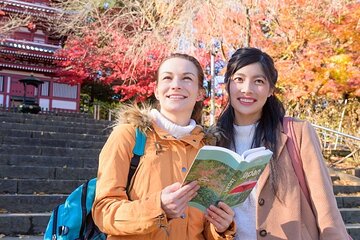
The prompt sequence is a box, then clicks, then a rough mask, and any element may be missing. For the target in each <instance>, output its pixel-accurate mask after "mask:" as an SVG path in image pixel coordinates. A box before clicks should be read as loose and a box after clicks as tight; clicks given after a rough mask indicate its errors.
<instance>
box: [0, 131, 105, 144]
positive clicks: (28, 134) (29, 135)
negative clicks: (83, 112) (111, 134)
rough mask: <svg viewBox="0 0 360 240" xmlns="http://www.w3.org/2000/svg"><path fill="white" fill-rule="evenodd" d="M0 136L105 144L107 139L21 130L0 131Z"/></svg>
mask: <svg viewBox="0 0 360 240" xmlns="http://www.w3.org/2000/svg"><path fill="white" fill-rule="evenodd" d="M0 136H4V137H5V136H9V137H27V138H41V139H72V140H80V141H96V142H105V141H106V139H107V137H108V136H107V135H106V134H100V135H98V134H97V135H93V134H83V133H64V132H50V131H28V130H21V129H0Z"/></svg>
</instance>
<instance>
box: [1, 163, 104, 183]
mask: <svg viewBox="0 0 360 240" xmlns="http://www.w3.org/2000/svg"><path fill="white" fill-rule="evenodd" d="M96 174H97V169H96V168H68V167H56V168H53V167H23V166H4V165H3V166H1V165H0V178H4V179H59V180H86V179H91V178H94V177H96Z"/></svg>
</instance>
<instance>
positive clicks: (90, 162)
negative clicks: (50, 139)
mask: <svg viewBox="0 0 360 240" xmlns="http://www.w3.org/2000/svg"><path fill="white" fill-rule="evenodd" d="M98 161H99V160H98V155H93V156H88V157H84V156H77V157H72V156H70V157H69V156H37V155H19V154H1V155H0V165H9V166H24V167H26V166H38V167H72V168H97V167H98Z"/></svg>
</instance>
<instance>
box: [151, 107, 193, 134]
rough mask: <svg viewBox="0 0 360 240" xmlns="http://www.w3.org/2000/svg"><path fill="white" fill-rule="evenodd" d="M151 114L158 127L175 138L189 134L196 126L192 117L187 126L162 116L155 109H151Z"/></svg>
mask: <svg viewBox="0 0 360 240" xmlns="http://www.w3.org/2000/svg"><path fill="white" fill-rule="evenodd" d="M151 115H152V116H153V118H154V119H155V122H156V124H157V125H158V126H159V127H161V128H162V129H164V130H166V131H167V132H168V133H170V134H171V135H172V136H174V137H175V138H181V137H183V136H185V135H189V134H190V133H191V131H192V130H194V128H195V127H196V122H195V121H194V120H193V119H190V122H189V125H187V126H180V125H177V124H175V123H173V122H171V121H170V120H169V119H167V118H166V117H164V115H162V114H161V113H160V112H159V111H158V110H157V109H151Z"/></svg>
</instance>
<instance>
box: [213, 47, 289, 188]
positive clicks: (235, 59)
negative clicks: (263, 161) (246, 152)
mask: <svg viewBox="0 0 360 240" xmlns="http://www.w3.org/2000/svg"><path fill="white" fill-rule="evenodd" d="M253 63H260V65H261V67H262V69H263V71H264V73H265V76H266V78H267V80H268V81H269V83H270V87H271V88H273V89H275V85H276V82H277V78H278V73H277V70H276V68H275V66H274V61H273V60H272V58H271V57H270V56H269V55H268V54H267V53H265V52H262V51H261V50H259V49H257V48H239V49H238V50H237V51H236V52H235V53H234V54H233V55H232V56H231V58H230V60H229V62H228V64H227V69H226V73H225V79H224V81H225V84H226V90H227V92H228V94H229V98H228V100H227V103H226V106H225V108H224V110H223V111H222V113H221V114H220V117H219V119H218V123H217V125H218V127H220V129H221V130H222V131H223V134H224V136H223V137H222V138H221V140H220V141H219V143H218V145H220V146H223V147H227V148H230V147H234V148H235V141H234V139H235V138H234V132H235V131H234V120H235V114H234V108H233V107H232V106H231V102H230V101H231V100H230V99H231V98H230V89H229V88H230V80H231V77H232V76H233V75H234V74H235V72H236V71H238V70H239V69H240V68H242V67H245V66H247V65H250V64H253ZM284 115H285V108H284V106H283V104H282V103H281V101H280V100H279V99H278V98H277V97H276V96H275V93H274V94H273V95H271V96H270V97H268V98H267V100H266V103H265V105H264V106H263V108H262V114H261V117H260V120H259V122H258V124H257V127H256V130H255V134H254V138H253V141H252V147H260V146H262V145H264V146H266V147H267V148H269V149H270V150H271V151H272V152H273V153H274V154H273V158H272V160H271V161H270V169H271V170H270V171H271V174H270V181H271V185H272V187H273V190H274V192H275V194H276V193H277V187H276V186H277V175H278V173H279V171H278V170H277V169H278V167H277V165H278V164H277V157H276V156H277V143H276V141H277V138H278V137H279V136H278V127H279V125H280V123H281V122H282V119H283V118H284Z"/></svg>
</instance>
